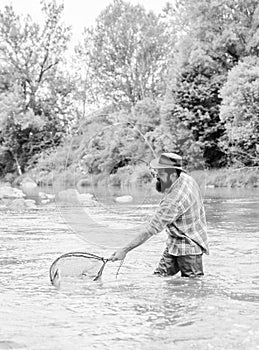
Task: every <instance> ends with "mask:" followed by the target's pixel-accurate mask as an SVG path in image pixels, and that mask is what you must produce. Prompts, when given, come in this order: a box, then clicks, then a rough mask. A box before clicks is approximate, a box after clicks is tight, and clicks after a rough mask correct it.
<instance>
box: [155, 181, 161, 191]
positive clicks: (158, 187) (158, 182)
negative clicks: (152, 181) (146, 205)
mask: <svg viewBox="0 0 259 350" xmlns="http://www.w3.org/2000/svg"><path fill="white" fill-rule="evenodd" d="M156 190H157V192H162V184H161V180H160V179H156Z"/></svg>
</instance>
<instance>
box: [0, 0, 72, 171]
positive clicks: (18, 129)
mask: <svg viewBox="0 0 259 350" xmlns="http://www.w3.org/2000/svg"><path fill="white" fill-rule="evenodd" d="M62 11H63V6H57V5H56V4H55V2H52V3H45V2H43V3H42V12H43V14H44V15H45V23H44V25H43V27H40V26H39V25H38V24H36V23H34V22H33V21H32V19H31V17H30V16H27V17H25V18H22V17H20V16H18V15H16V14H15V12H14V10H13V8H12V6H6V7H5V10H4V11H3V12H0V40H1V46H0V69H1V72H2V73H3V74H1V76H0V105H1V111H0V123H1V124H0V140H1V141H0V147H1V153H2V157H3V158H4V159H5V156H4V155H5V154H9V157H8V159H9V162H10V163H11V164H9V165H8V166H7V168H8V169H12V170H14V166H13V165H12V164H16V165H17V169H18V172H22V171H23V170H24V168H25V167H26V166H27V165H28V163H29V161H30V160H31V159H32V158H33V157H34V156H36V157H37V155H38V154H39V153H40V152H41V150H42V149H46V148H49V147H53V146H55V145H57V144H58V143H59V142H60V140H61V138H62V134H64V132H65V130H66V125H67V124H68V122H69V119H68V118H69V117H70V115H69V113H70V112H71V102H70V101H69V94H70V93H71V91H72V88H73V86H72V84H71V82H70V81H69V79H65V78H64V77H63V76H62V74H61V71H60V70H59V69H58V66H59V65H61V64H62V57H63V56H64V52H65V50H66V48H67V43H68V40H69V37H70V30H69V28H67V27H65V26H64V25H63V24H61V23H60V21H61V16H62ZM5 165H6V164H5ZM4 168H5V167H3V166H2V171H4V172H6V171H7V170H3V169H4Z"/></svg>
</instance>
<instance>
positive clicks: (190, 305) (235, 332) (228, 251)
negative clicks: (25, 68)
mask: <svg viewBox="0 0 259 350" xmlns="http://www.w3.org/2000/svg"><path fill="white" fill-rule="evenodd" d="M119 194H120V193H117V194H116V195H119ZM122 194H123V193H122ZM124 194H125V193H124ZM126 194H127V193H126ZM112 195H113V196H114V193H113V194H112ZM96 196H97V197H99V198H98V201H99V202H100V203H101V202H103V203H104V206H103V208H102V209H100V208H99V207H96V208H90V209H91V210H92V212H91V215H95V220H97V221H98V222H102V224H103V223H104V225H107V226H109V224H108V221H109V220H110V221H111V222H112V224H113V225H115V226H116V225H117V227H119V228H120V229H121V231H123V227H124V226H123V225H127V224H129V223H133V222H135V223H139V224H141V223H142V222H144V221H145V220H146V218H147V217H149V216H150V215H151V213H152V211H153V210H154V205H155V203H157V198H153V197H152V196H147V193H144V194H143V195H142V196H140V198H142V199H141V201H136V202H135V201H133V202H130V203H123V204H118V203H117V204H116V205H115V204H114V202H112V203H113V204H112V203H109V201H110V199H109V198H108V199H107V194H105V193H102V191H100V193H99V192H98V193H96ZM143 198H144V199H143ZM147 198H148V200H147ZM205 207H206V212H207V221H208V233H209V238H210V250H211V254H210V255H209V256H204V269H205V276H204V277H203V278H201V279H193V280H192V279H185V278H181V277H180V276H178V275H177V276H174V277H169V278H160V277H156V276H153V275H152V272H153V270H154V268H155V267H156V264H157V263H158V261H159V257H160V255H161V253H162V251H163V249H164V247H165V240H166V237H165V234H164V233H161V234H159V235H157V236H155V237H153V238H151V239H150V240H149V241H148V242H146V243H145V244H144V245H142V246H141V247H139V248H137V249H135V250H133V251H132V252H130V253H129V254H128V256H127V257H126V259H125V262H124V264H123V265H122V267H121V269H120V272H119V275H118V278H117V279H116V278H115V274H116V270H117V268H118V263H117V262H116V263H111V262H109V263H107V265H106V267H105V270H104V273H103V281H102V283H96V282H92V281H89V280H84V279H83V280H82V279H75V280H73V281H71V280H70V281H69V282H67V283H64V284H63V285H62V284H61V288H60V289H56V288H55V287H53V286H52V285H51V284H50V282H49V275H48V274H49V266H50V265H51V263H52V262H53V260H54V259H56V258H57V256H59V255H60V254H63V253H66V252H69V251H78V250H79V251H82V250H88V251H90V252H94V253H98V254H101V255H103V256H106V257H107V256H109V255H110V254H111V253H112V252H113V249H112V248H111V246H112V245H113V244H112V242H109V239H107V238H106V241H105V239H104V241H103V242H102V247H100V246H98V242H95V238H93V242H86V241H84V240H82V239H81V238H80V234H79V235H78V234H77V233H76V229H73V225H71V223H68V221H69V219H71V218H69V217H67V216H66V214H64V212H62V210H60V206H59V205H54V204H52V205H49V206H45V207H39V209H38V210H34V211H28V212H23V213H14V212H10V211H7V210H6V209H4V208H2V209H1V217H2V218H1V223H0V230H1V234H0V249H1V255H0V267H1V269H0V281H1V284H0V311H1V312H0V349H30V350H41V349H42V350H86V349H90V350H91V349H93V350H95V349H98V350H99V349H100V350H106V349H107V350H111V349H115V350H116V349H118V350H119V349H125V350H131V349H132V350H140V349H141V350H144V349H145V350H156V349H165V350H169V349H170V350H171V349H179V350H180V349H184V350H186V349H188V350H192V349H197V350H198V349H199V350H205V349H208V350H210V349H227V350H230V349H233V350H234V349H235V350H239V349H240V350H246V349H247V350H248V349H249V350H250V349H251V350H254V349H259V239H258V238H259V217H258V213H259V190H258V189H255V190H250V191H248V190H239V191H235V190H226V189H223V190H216V189H209V190H206V193H205ZM107 208H109V210H108V214H107V210H106V209H107ZM90 209H89V210H90ZM102 210H103V211H105V210H106V214H105V213H103V214H102ZM105 215H106V217H105ZM96 218H97V219H96ZM105 220H106V221H105ZM79 221H80V218H78V222H79ZM84 225H85V231H87V230H88V228H87V224H84ZM89 227H91V225H90V226H89ZM74 228H75V227H74ZM134 230H135V231H136V232H137V228H136V227H135V229H134ZM88 231H90V229H89V230H88ZM90 233H91V232H90ZM90 236H91V235H90ZM92 236H93V235H92ZM96 243H97V244H96Z"/></svg>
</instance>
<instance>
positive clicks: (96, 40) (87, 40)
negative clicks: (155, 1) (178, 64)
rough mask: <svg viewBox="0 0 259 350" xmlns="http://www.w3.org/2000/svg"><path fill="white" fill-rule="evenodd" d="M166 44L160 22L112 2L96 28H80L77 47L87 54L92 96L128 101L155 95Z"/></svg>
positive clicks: (120, 1) (160, 88)
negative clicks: (80, 38) (80, 40)
mask: <svg viewBox="0 0 259 350" xmlns="http://www.w3.org/2000/svg"><path fill="white" fill-rule="evenodd" d="M168 43H169V41H168V35H167V33H166V31H165V24H164V23H163V22H162V21H160V19H159V17H158V16H156V15H155V14H154V13H153V12H148V13H147V12H146V11H145V10H144V8H143V7H142V6H140V5H137V6H134V5H131V4H130V2H125V1H123V0H114V2H113V3H111V4H110V5H109V6H107V7H106V8H105V9H104V10H103V11H102V12H101V14H100V15H99V17H98V18H97V22H96V26H95V27H93V28H88V29H86V31H85V33H84V43H83V45H81V46H80V47H79V48H78V53H79V54H80V55H83V56H84V57H87V59H86V63H87V66H88V79H90V81H91V84H92V90H91V92H92V95H94V97H95V100H96V101H100V100H101V101H109V102H113V103H115V104H119V105H122V104H124V105H125V104H131V105H134V104H135V103H136V102H137V101H140V100H142V99H144V98H145V97H151V98H156V97H158V96H161V94H162V93H163V91H164V79H163V74H164V71H165V68H166V59H167V52H168V49H169V44H168ZM89 67H90V69H89Z"/></svg>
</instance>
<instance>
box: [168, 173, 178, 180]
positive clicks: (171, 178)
mask: <svg viewBox="0 0 259 350" xmlns="http://www.w3.org/2000/svg"><path fill="white" fill-rule="evenodd" d="M175 176H176V171H172V172H171V173H170V176H169V179H170V180H171V181H172V182H173V181H174V180H175Z"/></svg>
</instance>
